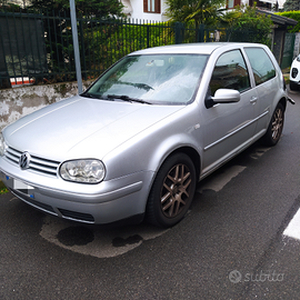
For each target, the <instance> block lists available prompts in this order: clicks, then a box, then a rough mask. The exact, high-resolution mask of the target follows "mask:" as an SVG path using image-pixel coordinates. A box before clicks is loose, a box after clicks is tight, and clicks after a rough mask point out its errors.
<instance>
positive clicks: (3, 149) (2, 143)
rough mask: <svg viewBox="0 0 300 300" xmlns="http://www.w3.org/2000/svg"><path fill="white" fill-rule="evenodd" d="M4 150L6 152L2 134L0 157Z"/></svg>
mask: <svg viewBox="0 0 300 300" xmlns="http://www.w3.org/2000/svg"><path fill="white" fill-rule="evenodd" d="M5 150H6V144H5V141H4V138H3V135H2V133H0V156H3V155H4V152H5Z"/></svg>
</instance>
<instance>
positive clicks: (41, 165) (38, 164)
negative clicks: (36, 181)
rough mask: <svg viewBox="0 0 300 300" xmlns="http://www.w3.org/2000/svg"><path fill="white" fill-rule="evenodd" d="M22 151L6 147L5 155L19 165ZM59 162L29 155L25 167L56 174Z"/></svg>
mask: <svg viewBox="0 0 300 300" xmlns="http://www.w3.org/2000/svg"><path fill="white" fill-rule="evenodd" d="M22 153H23V152H21V151H19V150H16V149H13V148H11V147H8V149H7V150H6V152H5V157H6V158H7V159H8V160H9V161H11V162H12V163H14V164H16V165H19V161H20V157H21V155H22ZM59 164H60V163H59V162H57V161H53V160H49V159H44V158H41V157H37V156H34V155H30V162H29V165H28V168H27V169H28V170H32V171H35V172H39V173H43V174H48V175H52V176H56V174H57V169H58V167H59Z"/></svg>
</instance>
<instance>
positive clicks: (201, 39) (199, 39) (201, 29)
mask: <svg viewBox="0 0 300 300" xmlns="http://www.w3.org/2000/svg"><path fill="white" fill-rule="evenodd" d="M197 33H198V34H197V42H199V43H203V42H204V24H200V26H199V28H197Z"/></svg>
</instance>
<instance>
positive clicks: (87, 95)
mask: <svg viewBox="0 0 300 300" xmlns="http://www.w3.org/2000/svg"><path fill="white" fill-rule="evenodd" d="M80 96H81V97H86V98H92V99H102V100H110V101H113V98H109V97H107V96H102V95H99V94H94V93H90V92H85V93H82V94H80Z"/></svg>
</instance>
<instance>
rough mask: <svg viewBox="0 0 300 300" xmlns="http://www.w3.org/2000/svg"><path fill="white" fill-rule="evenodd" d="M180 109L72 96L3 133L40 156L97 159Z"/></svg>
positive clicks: (12, 142)
mask: <svg viewBox="0 0 300 300" xmlns="http://www.w3.org/2000/svg"><path fill="white" fill-rule="evenodd" d="M180 109H182V106H157V105H147V104H137V103H129V102H117V101H116V102H114V101H103V100H97V99H87V98H83V97H81V96H75V97H72V98H70V99H67V100H63V101H60V102H58V103H55V104H52V105H50V106H47V107H45V108H43V109H41V110H39V111H36V112H34V113H32V114H30V115H27V116H25V117H23V118H21V119H20V120H18V121H16V122H15V123H13V124H11V125H10V126H8V127H7V128H6V129H5V130H4V135H5V138H6V140H7V141H8V144H9V146H11V147H13V148H16V149H17V150H20V151H28V152H30V153H31V154H32V155H37V156H40V157H45V158H49V159H53V160H64V159H70V158H100V159H101V158H102V157H104V156H105V155H106V154H107V153H109V152H110V151H112V150H113V149H115V148H116V147H118V146H119V145H121V144H123V143H124V142H126V141H127V140H129V139H130V138H132V137H134V136H135V135H137V134H138V133H140V132H141V131H143V130H145V129H146V128H148V127H150V126H151V125H153V124H154V123H157V122H159V121H160V120H162V119H164V118H166V117H167V116H169V115H171V114H173V113H175V112H176V111H178V110H180Z"/></svg>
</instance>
